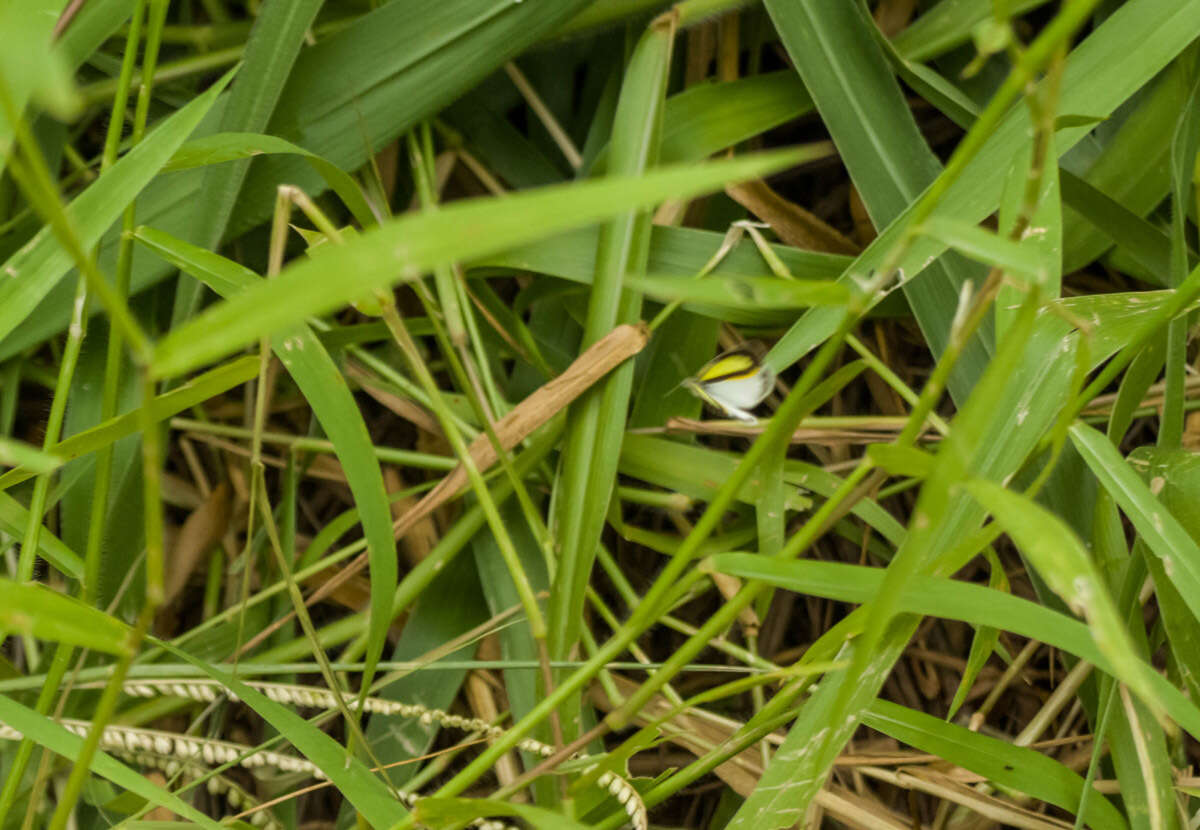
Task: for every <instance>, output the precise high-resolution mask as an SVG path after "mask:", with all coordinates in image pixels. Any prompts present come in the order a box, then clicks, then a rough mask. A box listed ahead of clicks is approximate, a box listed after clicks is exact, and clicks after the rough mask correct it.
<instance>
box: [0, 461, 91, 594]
mask: <svg viewBox="0 0 1200 830" xmlns="http://www.w3.org/2000/svg"><path fill="white" fill-rule="evenodd" d="M29 472H30V473H31V474H36V472H37V471H36V470H30V471H29ZM29 521H30V518H29V510H28V509H26V508H25V506H24V505H22V504H21V503H20V502H19V501H17V500H16V499H14V498H13V497H12V496H10V495H9V494H8V493H4V492H0V528H2V529H3V530H4V532H6V533H9V534H11V535H12V536H14V537H16V538H21V537H23V536H24V535H25V528H27V527H28V526H29ZM37 553H38V556H40V557H42V558H43V559H45V560H46V561H47V562H49V563H50V564H51V565H53V566H54V567H55V568H57V569H58V570H59V571H60V572H62V573H64V574H66V575H67V576H69V577H71V578H72V579H82V578H83V559H82V558H81V557H80V556H79V554H77V553H76V552H75V551H73V550H71V548H69V547H67V545H66V544H64V543H63V541H62V540H61V539H59V538H58V537H57V536H55V535H54V534H53V533H51V532H50V531H49V530H48V529H46V528H44V527H43V528H42V530H41V532H40V533H39V534H38V551H37Z"/></svg>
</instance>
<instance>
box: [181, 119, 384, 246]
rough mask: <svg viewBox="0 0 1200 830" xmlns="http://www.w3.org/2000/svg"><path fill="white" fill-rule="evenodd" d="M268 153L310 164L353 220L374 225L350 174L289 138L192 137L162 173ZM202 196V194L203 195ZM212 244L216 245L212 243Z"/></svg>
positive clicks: (244, 135) (243, 135) (232, 134)
mask: <svg viewBox="0 0 1200 830" xmlns="http://www.w3.org/2000/svg"><path fill="white" fill-rule="evenodd" d="M269 154H283V155H295V156H300V157H301V158H303V159H304V160H305V161H307V162H308V163H309V164H310V165H312V168H313V170H316V171H317V173H318V174H319V175H320V176H321V178H322V179H324V180H325V184H326V185H327V186H328V187H329V188H330V189H331V190H332V191H333V192H334V193H336V194H337V195H338V197H339V198H340V199H341V200H342V203H343V204H345V205H346V207H347V208H349V209H350V213H352V214H353V215H354V220H355V221H356V222H358V224H359V225H361V226H362V227H364V228H369V227H371V226H372V225H375V224H377V221H376V219H375V214H374V212H373V211H372V210H371V207H370V205H368V204H367V200H366V199H365V198H363V195H362V190H361V189H360V188H359V186H358V184H357V183H356V182H355V181H354V179H353V178H352V177H351V176H350V174H349V173H346V172H345V171H344V170H342V169H341V168H339V167H337V166H336V165H334V164H333V163H332V162H330V161H327V160H326V159H323V158H321V157H320V156H318V155H317V154H316V153H310V152H309V151H308V150H305V149H304V148H303V147H298V146H297V145H295V144H293V143H292V142H290V141H285V140H283V139H282V138H276V137H275V136H273V135H263V134H262V133H235V132H229V133H214V134H213V135H206V136H201V137H200V138H194V139H192V140H191V141H189V142H187V143H186V144H184V145H183V146H182V147H180V148H179V149H178V150H176V151H175V155H173V156H171V160H170V161H168V162H167V163H166V164H165V165H163V169H162V172H164V173H171V172H174V171H176V170H190V169H192V168H194V167H205V166H208V165H214V164H221V163H222V162H230V161H232V162H237V161H240V160H246V159H249V158H253V157H255V156H261V155H269ZM238 166H239V165H237V164H233V165H230V169H234V168H237V167H238ZM201 196H202V197H203V194H201ZM202 204H203V202H202ZM213 247H216V246H215V244H214V245H213Z"/></svg>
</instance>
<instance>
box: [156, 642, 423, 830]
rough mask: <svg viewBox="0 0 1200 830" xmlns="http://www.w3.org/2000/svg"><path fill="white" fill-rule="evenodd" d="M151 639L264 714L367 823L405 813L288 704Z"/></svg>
mask: <svg viewBox="0 0 1200 830" xmlns="http://www.w3.org/2000/svg"><path fill="white" fill-rule="evenodd" d="M154 644H155V645H156V646H158V647H159V648H162V649H165V650H166V651H168V652H170V653H171V654H173V655H175V657H177V658H179V659H180V660H183V661H184V662H186V663H189V664H191V665H192V666H195V667H196V668H197V669H199V670H200V671H202V672H203V673H204V674H206V675H208V676H209V677H211V678H212V679H213V680H215V681H217V682H218V683H220V684H221V685H222V686H224V687H225V688H226V689H228V690H229V691H230V692H232V693H233V694H235V695H237V697H238V699H239V700H240V701H242V702H243V703H245V704H246V705H247V706H249V707H250V708H251V709H253V710H254V711H255V712H257V713H258V714H259V715H260V716H261V717H262V718H263V720H265V721H266V722H267V723H269V724H271V726H273V727H275V728H276V729H278V730H279V733H280V734H281V735H283V736H284V737H285V738H286V739H287V740H288V741H289V742H290V743H291V744H292V746H294V747H296V749H298V750H300V752H301V753H303V755H304V757H306V758H308V760H310V761H312V762H313V763H314V764H316V765H317V766H318V767H320V768H321V771H322V772H324V773H325V775H326V776H328V778H329V780H330V781H331V782H333V785H334V786H335V787H337V789H338V791H339V792H341V794H342V795H344V796H345V797H346V799H347V800H348V801H349V802H350V803H351V804H353V805H354V807H355V808H356V809H357V810H358V811H359V812H360V813H361V814H362V817H363V818H364V819H366V820H367V822H368V823H369V824H370V825H371V826H372V827H375V828H378V829H379V830H382V828H387V827H391V826H392V825H393V824H395V823H396V822H398V821H400V820H401V819H402V818H404V817H405V816H407V815H408V811H407V810H405V809H404V805H402V804H401V803H400V802H399V801H397V800H396V799H395V798H393V797H392V795H391V793H390V792H388V789H387V787H386V786H385V785H384V783H383V782H382V781H381V780H380V779H379V778H378V777H377V776H376V775H375V774H374V773H373V772H371V770H369V769H368V768H367V767H366V765H365V764H363V762H362V761H360V760H358V759H357V758H355V757H354V756H352V755H350V754H349V752H348V751H347V749H346V747H344V746H342V745H341V744H339V743H338V742H337V741H335V740H334V739H333V738H331V737H329V736H328V735H326V734H325V733H324V732H322V731H321V730H320V729H318V728H317V727H315V726H313V725H312V724H311V723H309V722H308V721H306V720H305V719H304V718H302V717H300V716H299V715H297V714H296V713H295V712H293V711H292V710H291V709H289V708H287V707H286V706H283V705H281V704H279V703H276V702H275V701H273V700H271V699H269V698H268V697H267V696H266V695H264V694H262V693H261V692H258V691H256V690H254V689H252V688H250V687H249V686H247V685H246V684H245V683H243V682H242V681H240V680H238V679H237V678H236V677H234V676H233V675H231V674H229V673H227V672H225V671H222V670H221V669H218V668H216V667H215V666H213V665H210V664H208V663H205V662H204V661H203V660H198V659H196V658H195V657H193V656H192V655H190V654H188V653H187V652H186V651H183V650H181V649H178V648H175V647H174V646H172V645H171V644H170V643H165V642H163V641H161V640H159V641H157V642H155V643H154Z"/></svg>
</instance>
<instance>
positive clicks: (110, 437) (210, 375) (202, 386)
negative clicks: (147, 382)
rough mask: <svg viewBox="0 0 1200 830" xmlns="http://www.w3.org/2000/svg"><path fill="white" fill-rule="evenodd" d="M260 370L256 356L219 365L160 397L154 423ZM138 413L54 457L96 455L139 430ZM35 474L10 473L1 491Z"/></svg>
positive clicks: (81, 437) (72, 441)
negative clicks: (94, 453) (92, 453)
mask: <svg viewBox="0 0 1200 830" xmlns="http://www.w3.org/2000/svg"><path fill="white" fill-rule="evenodd" d="M257 371H258V358H257V357H255V356H253V355H248V356H246V357H241V358H238V359H236V360H231V361H230V362H229V363H226V364H225V365H223V366H218V367H217V368H215V369H212V370H210V371H208V372H206V373H205V374H203V375H199V376H197V377H195V378H193V379H191V380H190V381H188V382H187V383H185V384H183V385H181V386H178V387H176V388H175V389H172V390H171V391H170V392H167V393H165V394H163V395H159V396H158V397H157V398H155V399H154V401H153V403H152V404H151V407H150V411H151V414H152V416H153V418H154V420H155V421H165V420H166V419H168V418H170V417H172V416H174V415H178V414H179V413H180V412H182V411H184V410H185V409H187V408H189V407H192V406H195V405H196V404H198V403H200V402H201V401H205V400H208V399H209V398H211V397H213V396H215V395H220V394H221V393H222V392H227V391H229V390H230V389H232V388H233V387H235V386H238V385H240V384H243V383H245V382H246V381H248V380H249V379H250V378H252V377H254V375H255V373H256V372H257ZM139 417H140V416H139V414H138V413H137V412H127V413H125V414H124V415H118V416H117V417H115V418H113V419H111V420H109V421H106V422H105V423H102V424H97V425H96V426H94V427H92V428H91V429H87V430H84V431H83V432H79V433H76V434H75V435H72V436H71V437H69V438H65V439H63V440H62V441H60V442H59V443H58V444H56V445H55V446H54V453H55V455H58V456H61V457H62V458H64V459H67V460H70V459H73V458H78V457H79V456H81V455H85V454H86V453H89V452H94V451H95V450H97V449H99V448H100V447H102V446H104V445H106V444H112V443H113V442H115V441H118V440H120V439H122V438H124V437H125V436H126V435H133V434H134V433H136V432H139V431H140V424H139V421H138V418H139ZM32 477H33V473H32V472H30V471H28V470H25V469H24V468H17V469H15V470H9V471H8V472H7V473H5V474H4V475H0V490H3V489H6V488H8V487H12V486H13V485H14V484H17V483H19V482H22V481H25V480H26V479H29V478H32Z"/></svg>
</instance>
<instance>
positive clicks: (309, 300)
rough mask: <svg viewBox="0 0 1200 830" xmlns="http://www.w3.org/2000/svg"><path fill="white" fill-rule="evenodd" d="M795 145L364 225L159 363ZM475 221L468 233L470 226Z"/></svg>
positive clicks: (162, 365) (750, 165)
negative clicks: (361, 230)
mask: <svg viewBox="0 0 1200 830" xmlns="http://www.w3.org/2000/svg"><path fill="white" fill-rule="evenodd" d="M794 157H795V154H794V153H791V152H786V151H785V152H783V153H767V154H762V155H759V156H754V157H747V158H745V159H736V160H732V161H726V162H714V163H711V164H706V165H702V166H689V167H685V168H670V169H666V170H662V171H659V172H655V173H651V174H648V175H646V176H643V177H641V178H636V179H632V178H630V179H626V178H622V179H612V180H605V181H597V182H582V183H578V184H571V185H564V186H558V187H549V188H545V189H544V190H540V191H535V192H529V193H522V194H519V195H516V196H511V197H509V198H506V199H476V200H471V201H464V202H456V203H453V204H450V205H446V206H445V207H444V208H442V209H441V210H439V211H437V212H435V213H423V214H416V215H409V216H404V217H401V218H399V219H394V220H391V221H389V222H386V223H384V224H383V225H380V226H379V227H377V228H372V229H370V230H368V231H367V232H365V233H362V234H360V235H359V236H357V237H356V238H355V239H353V240H351V241H350V242H348V243H347V244H346V245H344V246H342V247H340V248H338V249H337V251H336V252H333V251H331V252H330V254H329V255H328V256H324V257H319V258H316V259H308V260H304V261H301V262H298V263H296V264H294V265H291V266H289V267H288V268H285V269H284V271H283V272H282V273H281V274H280V275H279V277H278V278H277V279H274V280H272V281H271V282H269V283H268V282H265V281H264V282H262V283H259V284H258V285H255V286H253V287H251V288H248V289H247V290H245V291H243V292H241V293H240V294H238V295H237V296H236V297H232V298H230V299H229V300H226V301H224V302H222V303H218V304H216V305H215V306H213V307H211V308H209V309H207V310H205V312H204V313H203V314H201V315H199V316H198V317H196V318H195V319H193V320H192V321H190V322H189V323H187V324H186V325H184V326H180V327H178V328H176V329H175V330H174V331H172V332H171V333H170V334H168V335H167V336H165V337H164V338H163V339H162V340H161V341H160V342H159V344H158V347H157V349H156V356H155V359H154V367H153V370H152V371H153V372H154V374H155V375H156V376H158V377H170V376H173V375H177V374H180V373H182V372H185V371H187V370H188V369H191V368H194V367H195V366H198V365H200V364H202V363H204V362H206V361H208V360H212V359H213V358H216V357H218V356H220V355H222V354H226V353H228V352H230V351H232V350H233V349H236V348H238V347H239V346H242V345H244V344H246V343H248V342H250V341H252V340H253V339H254V338H256V337H260V336H262V335H265V334H270V333H272V332H274V331H277V330H278V329H280V328H282V327H284V326H287V325H289V324H291V323H295V322H298V321H300V320H303V319H305V318H306V317H309V316H311V315H314V314H320V313H323V312H326V311H331V310H333V309H334V308H337V307H339V306H342V305H345V304H347V303H349V302H350V301H352V300H354V299H356V298H358V297H361V296H365V295H367V294H368V293H369V292H370V291H372V290H375V289H378V288H383V287H386V286H388V285H391V284H393V283H395V282H397V281H400V280H405V279H407V280H413V279H416V278H418V277H419V276H420V275H421V272H422V271H424V270H426V269H429V268H432V267H434V266H435V265H440V264H449V263H452V262H457V261H459V260H461V259H467V258H471V257H477V256H483V255H485V254H487V253H489V252H494V251H499V250H503V249H504V248H506V247H511V246H512V245H516V244H519V243H521V242H525V241H529V240H532V239H536V238H539V237H541V236H549V235H551V234H552V233H554V232H555V231H556V230H565V229H567V228H570V227H573V226H578V225H583V224H587V223H588V222H593V221H596V220H598V219H602V218H604V217H605V216H610V215H612V214H613V213H616V212H618V211H620V210H623V209H625V210H627V209H629V208H630V207H637V206H641V205H647V204H653V203H654V202H656V201H659V200H661V199H664V198H667V197H669V196H676V197H678V196H685V195H695V194H698V193H703V192H705V191H706V190H711V189H712V188H713V187H716V186H717V185H718V184H721V183H723V182H726V181H736V180H739V179H746V178H751V177H753V176H756V175H761V174H763V173H766V172H767V171H770V170H775V169H779V168H780V167H782V166H785V165H786V164H788V163H789V162H790V161H792V160H793V158H794ZM465 228H470V229H471V230H470V232H469V233H464V229H465Z"/></svg>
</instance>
